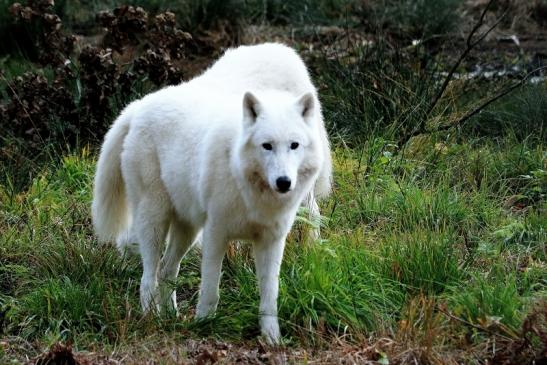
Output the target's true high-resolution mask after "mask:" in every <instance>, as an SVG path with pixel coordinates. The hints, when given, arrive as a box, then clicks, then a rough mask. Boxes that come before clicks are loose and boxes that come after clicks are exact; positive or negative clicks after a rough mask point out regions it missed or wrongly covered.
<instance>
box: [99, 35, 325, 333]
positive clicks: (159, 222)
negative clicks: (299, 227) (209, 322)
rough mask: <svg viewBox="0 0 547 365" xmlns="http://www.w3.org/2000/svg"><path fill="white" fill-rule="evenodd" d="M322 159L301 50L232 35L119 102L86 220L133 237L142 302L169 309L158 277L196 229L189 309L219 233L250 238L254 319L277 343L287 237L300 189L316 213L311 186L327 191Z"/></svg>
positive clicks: (170, 295) (224, 238)
mask: <svg viewBox="0 0 547 365" xmlns="http://www.w3.org/2000/svg"><path fill="white" fill-rule="evenodd" d="M331 170H332V169H331V157H330V149H329V142H328V139H327V134H326V131H325V127H324V123H323V118H322V114H321V108H320V105H319V100H318V98H317V91H316V89H315V87H314V86H313V84H312V83H311V81H310V77H309V75H308V71H307V69H306V67H305V65H304V63H303V61H302V60H301V58H300V57H299V56H298V55H297V54H296V52H294V51H293V50H292V49H291V48H288V47H286V46H284V45H281V44H271V43H270V44H262V45H257V46H244V47H239V48H237V49H233V50H228V51H227V52H226V53H225V54H224V56H222V57H221V58H220V59H219V60H218V61H217V62H216V63H215V64H214V65H213V66H212V67H211V68H209V69H208V70H207V71H206V72H205V73H204V74H202V75H201V76H199V77H196V78H195V79H193V80H191V81H189V82H186V83H183V84H181V85H178V86H171V87H167V88H164V89H162V90H159V91H157V92H155V93H152V94H149V95H147V96H145V97H143V98H142V99H140V100H137V101H135V102H133V103H131V104H130V105H129V106H127V108H125V110H124V111H123V112H122V113H121V115H120V116H119V117H118V119H117V120H116V121H115V122H114V124H113V125H112V127H111V129H110V130H109V132H108V133H107V134H106V136H105V139H104V143H103V146H102V150H101V154H100V157H99V161H98V163H97V171H96V175H95V186H94V196H93V206H92V215H93V224H94V227H95V231H96V233H97V235H98V237H99V239H100V240H101V241H116V242H117V244H118V247H119V248H122V246H124V245H126V244H129V243H136V244H138V247H139V251H140V254H141V257H142V264H143V275H142V280H141V287H140V300H141V305H142V307H143V309H144V310H145V311H149V310H158V309H162V308H165V307H174V308H175V309H176V295H175V292H174V290H173V289H172V288H169V287H168V286H167V285H162V283H163V282H166V281H172V280H174V279H175V278H176V276H177V275H178V271H179V266H180V262H181V259H182V257H183V256H184V254H185V253H186V252H187V251H188V249H189V247H190V246H191V245H192V242H193V241H194V240H195V238H196V236H197V235H198V233H199V232H200V231H202V234H203V238H202V239H203V242H202V264H201V285H200V293H199V294H200V295H199V301H198V305H197V309H196V316H197V317H198V318H199V317H204V316H207V315H209V314H212V313H213V312H214V311H215V310H216V307H217V303H218V299H219V290H218V287H219V280H220V274H221V265H222V260H223V257H224V254H225V251H226V248H227V244H228V242H229V241H231V240H248V241H252V243H253V252H254V257H255V262H256V273H257V277H258V280H259V289H260V308H259V315H260V326H261V331H262V334H263V335H264V336H265V337H266V339H267V340H268V341H269V342H271V343H277V342H278V341H279V339H280V331H279V324H278V320H277V296H278V285H279V283H278V277H279V270H280V265H281V259H282V256H283V250H284V246H285V238H286V235H287V233H288V231H289V229H290V227H291V225H292V224H293V221H294V219H295V215H296V212H297V209H298V207H299V205H300V204H301V203H302V201H303V200H304V199H305V198H306V199H307V202H308V204H309V206H310V207H311V208H312V210H313V211H314V213H316V214H318V210H317V204H316V202H315V197H321V196H324V195H327V194H328V193H329V191H330V186H331ZM166 237H169V239H168V242H167V246H166V248H165V251H164V252H163V257H162V250H163V242H164V241H165V239H166Z"/></svg>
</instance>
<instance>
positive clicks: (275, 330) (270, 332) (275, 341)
mask: <svg viewBox="0 0 547 365" xmlns="http://www.w3.org/2000/svg"><path fill="white" fill-rule="evenodd" d="M260 331H261V332H262V336H264V338H265V339H266V342H268V344H269V345H279V344H280V342H281V331H280V330H279V323H278V321H277V316H273V315H262V316H261V317H260Z"/></svg>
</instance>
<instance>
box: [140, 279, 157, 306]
mask: <svg viewBox="0 0 547 365" xmlns="http://www.w3.org/2000/svg"><path fill="white" fill-rule="evenodd" d="M140 296H141V307H142V311H143V312H144V313H158V312H159V306H158V303H159V301H158V295H157V285H155V284H154V283H149V282H146V281H142V282H141V288H140Z"/></svg>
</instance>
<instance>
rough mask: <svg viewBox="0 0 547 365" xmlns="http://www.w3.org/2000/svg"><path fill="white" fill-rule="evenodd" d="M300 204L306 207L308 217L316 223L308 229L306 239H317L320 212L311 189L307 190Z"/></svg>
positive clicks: (319, 232) (312, 240) (319, 234)
mask: <svg viewBox="0 0 547 365" xmlns="http://www.w3.org/2000/svg"><path fill="white" fill-rule="evenodd" d="M302 205H303V206H304V207H306V208H308V212H309V213H308V214H309V216H308V218H309V220H310V221H311V222H313V223H314V224H315V225H316V226H314V227H311V228H310V229H309V230H308V239H309V240H310V241H311V242H314V241H317V240H318V239H319V238H321V230H320V228H319V225H320V221H321V212H320V211H319V205H318V204H317V200H315V196H314V194H313V190H312V191H311V192H309V193H308V195H306V198H304V201H303V202H302Z"/></svg>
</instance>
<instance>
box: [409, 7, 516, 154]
mask: <svg viewBox="0 0 547 365" xmlns="http://www.w3.org/2000/svg"><path fill="white" fill-rule="evenodd" d="M494 1H495V0H490V1H489V2H488V4H486V6H485V7H484V9H483V11H482V13H481V15H480V17H479V20H478V22H477V23H476V24H475V26H474V27H473V29H471V32H469V35H468V36H467V39H466V42H465V44H466V48H465V50H464V51H463V52H462V54H461V55H460V57H459V58H458V60H457V61H456V62H455V63H454V65H452V67H451V68H450V71H449V72H448V75H447V76H446V78H445V79H444V81H443V83H442V85H441V87H440V88H439V91H438V92H437V94H436V95H435V97H434V98H433V100H432V101H431V104H429V107H428V108H427V110H426V112H425V115H424V118H423V120H422V121H421V122H420V123H419V124H418V126H417V127H416V128H414V130H412V131H411V132H410V133H408V134H406V135H405V136H403V137H402V138H400V139H399V145H400V146H401V145H404V144H405V143H407V142H408V141H409V140H410V138H412V137H414V136H417V135H419V134H423V133H426V129H425V128H426V121H427V119H428V117H429V115H430V114H431V112H432V111H433V109H435V107H436V106H437V104H438V103H439V100H440V99H441V98H442V96H443V95H444V93H445V91H446V88H447V87H448V84H449V83H450V81H451V80H452V79H453V78H454V74H455V73H456V71H457V70H458V68H459V67H460V65H461V63H462V62H463V60H465V59H466V58H467V56H468V55H469V53H470V52H471V50H473V48H475V47H476V46H477V45H478V44H479V43H480V42H482V41H483V40H484V38H486V36H487V35H488V34H490V32H491V31H492V30H493V29H494V28H496V27H497V26H498V24H499V23H500V22H501V20H502V19H503V18H504V16H505V14H506V12H505V13H503V15H502V16H501V17H500V18H499V19H498V20H497V21H496V22H495V23H494V24H493V25H492V26H490V27H489V28H488V29H487V30H486V31H485V32H484V33H482V34H480V35H479V36H478V38H477V39H475V40H473V38H474V37H475V35H476V33H477V32H478V31H479V29H480V27H481V26H482V25H483V24H484V19H485V17H486V13H487V12H488V10H489V9H490V7H491V5H492V4H493V3H494Z"/></svg>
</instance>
